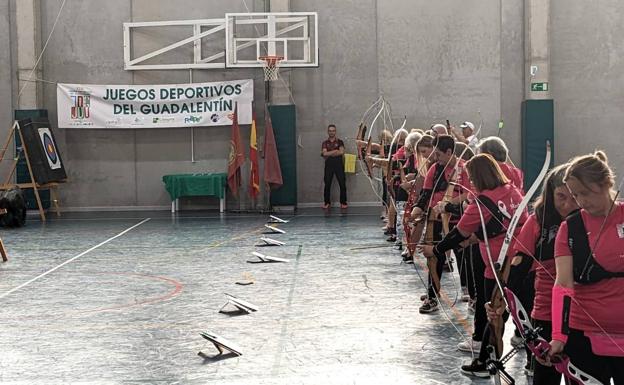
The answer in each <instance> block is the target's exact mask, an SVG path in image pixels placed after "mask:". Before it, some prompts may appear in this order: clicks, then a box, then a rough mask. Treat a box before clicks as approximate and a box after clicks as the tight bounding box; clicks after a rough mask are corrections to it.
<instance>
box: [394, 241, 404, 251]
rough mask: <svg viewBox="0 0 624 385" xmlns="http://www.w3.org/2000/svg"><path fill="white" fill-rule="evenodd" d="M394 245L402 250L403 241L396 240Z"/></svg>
mask: <svg viewBox="0 0 624 385" xmlns="http://www.w3.org/2000/svg"><path fill="white" fill-rule="evenodd" d="M394 246H395V247H396V248H397V250H399V251H402V250H403V242H401V241H396V242H395V243H394Z"/></svg>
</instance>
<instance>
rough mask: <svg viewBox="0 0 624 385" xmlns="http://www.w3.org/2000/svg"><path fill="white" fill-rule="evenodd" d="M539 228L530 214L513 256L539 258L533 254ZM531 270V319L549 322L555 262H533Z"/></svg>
mask: <svg viewBox="0 0 624 385" xmlns="http://www.w3.org/2000/svg"><path fill="white" fill-rule="evenodd" d="M540 228H541V226H540V224H539V223H537V217H536V216H535V214H531V215H530V216H529V218H528V219H527V221H526V222H525V223H524V226H522V230H520V234H519V235H518V237H517V242H516V244H515V246H514V252H515V254H517V253H524V254H527V255H532V256H534V257H535V258H537V259H539V258H540V256H539V255H536V254H535V244H536V243H537V241H538V239H539V236H540ZM554 235H555V234H553V236H554ZM525 258H526V257H525ZM531 270H535V285H534V287H535V298H534V299H533V312H531V317H532V318H534V319H538V320H542V321H550V320H551V316H550V308H551V303H552V288H553V285H554V284H555V274H556V270H555V260H554V259H548V260H546V261H541V262H540V263H537V261H535V260H533V266H532V267H531Z"/></svg>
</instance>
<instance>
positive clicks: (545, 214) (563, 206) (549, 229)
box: [508, 164, 578, 385]
mask: <svg viewBox="0 0 624 385" xmlns="http://www.w3.org/2000/svg"><path fill="white" fill-rule="evenodd" d="M567 168H568V164H563V165H560V166H557V167H555V168H554V169H552V170H550V172H549V173H548V175H547V176H546V179H545V180H544V184H543V187H542V193H541V194H540V196H539V197H538V198H537V200H536V201H535V204H534V213H533V214H531V215H530V216H529V218H528V219H527V221H526V222H525V223H524V226H522V230H520V235H518V238H517V242H516V247H515V249H514V250H515V255H516V256H515V257H514V259H513V260H512V262H511V264H512V269H511V272H510V274H509V280H508V287H509V288H510V289H512V290H513V291H514V293H516V294H517V293H518V290H522V288H521V286H522V284H523V282H522V281H523V280H524V279H526V277H527V275H528V274H527V272H528V270H529V269H531V270H534V274H535V283H534V288H535V293H534V296H533V298H531V302H532V306H530V307H528V308H527V309H526V310H527V311H530V308H532V309H533V310H532V311H531V319H532V320H533V325H534V326H535V327H540V328H541V329H542V330H541V332H540V336H542V337H543V338H545V339H546V340H550V338H551V331H552V324H551V322H550V320H551V313H550V308H551V295H552V288H553V285H554V283H555V274H556V273H555V259H554V251H555V237H556V235H557V231H558V230H559V226H560V225H561V222H562V221H563V219H564V218H565V217H566V216H568V214H570V213H571V212H572V211H574V210H576V209H578V206H577V204H576V201H574V199H573V198H572V195H571V194H570V192H569V191H568V188H567V187H566V185H565V184H564V183H563V178H564V176H565V172H566V170H567ZM538 261H539V263H538ZM531 265H532V267H531ZM560 382H561V374H560V373H558V372H557V371H556V370H555V369H554V368H553V367H547V366H544V365H542V364H540V363H537V364H536V366H535V369H534V376H533V385H551V384H559V383H560Z"/></svg>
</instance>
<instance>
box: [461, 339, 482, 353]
mask: <svg viewBox="0 0 624 385" xmlns="http://www.w3.org/2000/svg"><path fill="white" fill-rule="evenodd" d="M457 349H459V350H461V351H462V352H468V353H472V352H478V351H479V350H480V349H481V341H475V340H473V339H472V338H468V339H467V340H466V341H464V342H460V343H458V344H457Z"/></svg>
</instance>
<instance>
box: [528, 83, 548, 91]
mask: <svg viewBox="0 0 624 385" xmlns="http://www.w3.org/2000/svg"><path fill="white" fill-rule="evenodd" d="M531 91H548V83H531Z"/></svg>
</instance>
